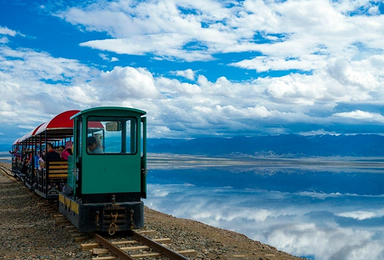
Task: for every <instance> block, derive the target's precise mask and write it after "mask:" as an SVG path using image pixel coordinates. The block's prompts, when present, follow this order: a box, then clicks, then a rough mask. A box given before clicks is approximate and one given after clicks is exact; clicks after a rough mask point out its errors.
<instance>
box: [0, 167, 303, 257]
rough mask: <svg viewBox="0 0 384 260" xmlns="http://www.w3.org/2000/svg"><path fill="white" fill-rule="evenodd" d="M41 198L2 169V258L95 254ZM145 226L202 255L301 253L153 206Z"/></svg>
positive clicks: (0, 213)
mask: <svg viewBox="0 0 384 260" xmlns="http://www.w3.org/2000/svg"><path fill="white" fill-rule="evenodd" d="M0 164H1V165H6V166H7V167H8V168H9V167H10V165H9V164H6V163H2V162H0ZM38 201H40V200H39V198H38V196H37V195H35V194H34V193H33V192H31V191H29V190H28V189H27V188H26V187H25V186H23V185H22V184H21V182H18V181H16V180H14V179H12V178H9V177H8V176H4V175H3V174H0V259H91V255H90V253H89V252H87V251H81V249H80V245H79V243H77V242H75V241H74V238H73V237H71V235H70V233H69V232H68V231H67V230H66V229H65V227H64V226H56V225H55V222H54V219H53V218H52V217H51V216H50V215H47V214H44V213H43V212H42V211H41V209H40V208H39V207H38V206H37V202H38ZM145 229H153V230H156V231H158V237H168V238H171V239H172V244H171V247H172V248H174V249H176V250H186V249H194V250H196V251H197V252H198V256H197V258H196V259H228V260H229V259H255V260H267V259H270V260H283V259H284V260H290V259H301V258H298V257H294V256H292V255H289V254H287V253H284V252H282V251H279V250H277V249H276V248H274V247H272V246H269V245H266V244H262V243H260V242H258V241H254V240H251V239H249V238H247V237H246V236H244V235H242V234H239V233H236V232H232V231H228V230H224V229H220V228H215V227H212V226H209V225H205V224H203V223H200V222H197V221H193V220H189V219H180V218H175V217H173V216H171V215H167V214H163V213H160V212H157V211H154V210H151V209H149V208H147V207H146V208H145ZM89 242H91V241H89ZM152 259H154V258H152Z"/></svg>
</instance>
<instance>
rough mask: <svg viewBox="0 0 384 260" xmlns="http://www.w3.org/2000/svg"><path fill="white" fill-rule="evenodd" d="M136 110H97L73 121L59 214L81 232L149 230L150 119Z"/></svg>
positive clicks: (88, 110)
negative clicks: (146, 214)
mask: <svg viewBox="0 0 384 260" xmlns="http://www.w3.org/2000/svg"><path fill="white" fill-rule="evenodd" d="M144 116H145V112H144V111H141V110H137V109H131V108H117V107H110V108H92V109H87V110H83V111H81V112H79V113H77V114H75V115H74V116H72V118H71V119H73V120H74V121H73V154H72V156H70V157H69V158H68V179H67V184H66V185H65V187H64V188H63V192H61V193H60V194H59V210H60V212H61V213H62V214H64V215H65V216H66V217H67V218H68V219H69V220H70V221H71V222H72V223H73V224H74V225H75V226H76V227H77V228H78V229H79V230H80V231H82V232H90V231H107V232H109V233H110V234H114V233H115V232H116V231H126V230H131V229H132V228H141V227H143V225H144V205H143V202H142V201H141V199H142V198H146V117H144Z"/></svg>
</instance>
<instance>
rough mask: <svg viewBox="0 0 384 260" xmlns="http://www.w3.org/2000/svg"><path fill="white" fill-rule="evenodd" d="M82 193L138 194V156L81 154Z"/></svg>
mask: <svg viewBox="0 0 384 260" xmlns="http://www.w3.org/2000/svg"><path fill="white" fill-rule="evenodd" d="M82 160H83V169H82V193H83V194H97V193H123V192H140V182H141V180H140V155H139V154H137V155H104V154H102V155H89V154H83V159H82Z"/></svg>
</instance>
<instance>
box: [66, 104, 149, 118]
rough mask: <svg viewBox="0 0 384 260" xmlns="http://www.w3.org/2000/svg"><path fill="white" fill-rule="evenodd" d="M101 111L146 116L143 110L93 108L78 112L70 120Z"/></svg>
mask: <svg viewBox="0 0 384 260" xmlns="http://www.w3.org/2000/svg"><path fill="white" fill-rule="evenodd" d="M101 110H103V111H113V110H115V111H129V112H131V113H132V112H133V113H137V114H140V115H141V116H143V115H145V114H146V112H145V111H143V110H140V109H136V108H129V107H94V108H89V109H85V110H82V111H79V113H77V114H75V115H73V116H72V117H71V119H73V118H75V117H78V116H80V115H83V114H89V113H93V112H96V111H101Z"/></svg>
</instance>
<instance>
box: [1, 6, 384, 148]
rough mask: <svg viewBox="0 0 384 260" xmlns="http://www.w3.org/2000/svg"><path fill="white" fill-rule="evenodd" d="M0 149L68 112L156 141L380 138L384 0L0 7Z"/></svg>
mask: <svg viewBox="0 0 384 260" xmlns="http://www.w3.org/2000/svg"><path fill="white" fill-rule="evenodd" d="M0 7H1V8H0V91H1V93H0V94H1V97H2V98H1V100H0V125H1V127H0V143H11V142H13V141H14V140H15V139H16V138H18V137H20V136H22V135H24V134H25V133H27V132H29V131H30V130H31V129H33V128H35V127H36V126H38V125H39V124H40V123H42V122H45V121H47V120H49V119H50V118H51V117H53V116H54V115H56V114H58V113H60V112H63V111H65V110H70V109H85V108H89V107H95V106H128V107H135V108H139V109H142V110H145V111H147V113H148V123H149V126H148V132H149V136H150V137H166V138H191V137H199V136H207V135H211V136H212V135H213V136H234V135H247V136H250V135H268V134H273V135H275V134H286V133H297V134H304V135H312V134H343V133H346V134H356V133H378V134H381V133H382V132H383V130H384V127H383V123H384V117H383V114H384V106H383V101H384V83H383V77H384V70H383V67H384V52H383V50H384V15H383V13H384V4H383V3H382V2H381V1H364V0H360V1H347V0H346V1H326V0H311V1H303V0H294V1H293V0H288V1H272V0H268V1H267V0H266V1H260V0H246V1H213V0H204V1H203V0H194V1H190V0H157V1H130V0H120V1H100V0H99V1H92V0H87V1H51V0H39V1H37V0H36V1H31V0H28V1H27V0H25V1H22V0H18V1H17V0H14V1H6V0H0Z"/></svg>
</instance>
